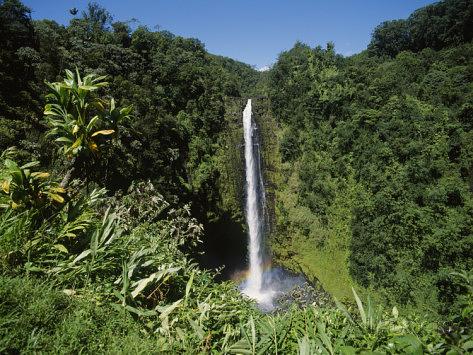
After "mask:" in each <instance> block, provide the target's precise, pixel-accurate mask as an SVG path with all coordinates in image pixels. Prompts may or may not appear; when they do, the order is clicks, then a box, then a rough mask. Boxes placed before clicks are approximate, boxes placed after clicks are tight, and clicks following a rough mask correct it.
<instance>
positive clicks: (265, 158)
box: [203, 97, 279, 279]
mask: <svg viewBox="0 0 473 355" xmlns="http://www.w3.org/2000/svg"><path fill="white" fill-rule="evenodd" d="M247 100H248V98H228V99H227V102H226V108H225V115H224V118H225V127H226V128H225V129H224V131H223V133H222V134H221V135H220V136H219V137H216V143H217V144H218V146H219V148H218V152H217V155H216V157H215V159H216V160H217V165H218V167H219V178H218V184H217V186H218V192H219V197H220V199H219V206H218V209H219V210H220V211H221V215H220V216H218V218H216V219H215V221H213V222H211V223H210V224H209V225H207V226H206V235H207V238H206V240H205V241H204V243H205V245H204V250H205V252H206V254H207V255H206V256H205V257H204V258H203V259H204V260H203V265H204V266H206V267H211V268H215V267H219V266H222V265H226V267H225V269H224V270H223V271H222V278H224V279H226V278H230V277H231V276H232V274H233V273H235V272H238V271H242V270H244V269H245V268H246V266H247V265H246V263H247V260H246V253H247V250H246V238H247V236H246V224H245V213H244V211H245V200H244V196H245V190H244V189H245V170H244V169H245V157H244V139H243V122H242V115H243V110H244V108H245V105H246V103H247ZM252 103H253V104H252V106H253V110H252V112H253V119H254V121H255V122H256V125H257V127H258V136H259V137H258V138H259V144H260V152H261V155H262V157H261V158H262V159H261V163H262V170H263V179H264V182H265V192H266V210H267V216H265V220H266V224H267V226H266V227H267V228H266V230H267V231H268V234H269V235H268V236H267V240H268V239H269V237H270V235H271V234H272V233H273V232H274V231H275V226H276V220H275V188H276V186H277V184H276V181H277V174H278V169H277V167H278V161H279V155H278V154H279V146H278V139H277V135H276V132H277V126H276V121H275V120H274V118H273V116H272V115H271V112H270V108H269V100H268V99H267V98H264V97H257V98H252ZM268 256H269V253H268Z"/></svg>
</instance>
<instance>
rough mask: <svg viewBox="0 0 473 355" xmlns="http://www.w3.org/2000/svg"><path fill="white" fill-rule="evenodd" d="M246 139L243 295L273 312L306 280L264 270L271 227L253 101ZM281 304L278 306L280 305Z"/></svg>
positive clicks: (246, 112) (247, 117) (248, 110)
mask: <svg viewBox="0 0 473 355" xmlns="http://www.w3.org/2000/svg"><path fill="white" fill-rule="evenodd" d="M243 132H244V139H245V177H246V178H245V180H246V184H245V189H246V207H245V213H246V223H247V225H248V254H249V272H248V277H247V279H246V280H245V281H244V282H243V283H242V284H241V285H240V289H241V291H242V292H243V293H244V294H246V295H247V296H248V297H250V298H253V299H254V300H256V301H257V302H258V304H259V306H260V308H261V309H262V310H264V311H271V310H272V309H273V308H274V307H275V306H274V304H273V302H274V300H273V299H277V298H278V297H280V296H281V295H284V294H286V293H288V292H289V291H290V290H292V289H293V288H294V287H296V286H297V285H301V284H302V283H304V282H305V279H304V278H303V277H302V276H297V275H293V274H290V273H288V272H287V271H285V270H284V269H282V268H271V269H269V270H266V271H264V270H263V262H264V256H265V254H264V238H265V235H266V231H265V227H266V225H267V223H266V221H267V214H266V197H265V191H264V182H263V174H262V170H261V163H260V162H261V158H260V146H259V141H258V134H257V130H256V124H255V123H254V122H253V118H252V112H251V99H249V100H248V103H247V104H246V107H245V110H244V111H243ZM276 303H277V302H276Z"/></svg>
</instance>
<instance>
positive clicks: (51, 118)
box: [44, 70, 132, 158]
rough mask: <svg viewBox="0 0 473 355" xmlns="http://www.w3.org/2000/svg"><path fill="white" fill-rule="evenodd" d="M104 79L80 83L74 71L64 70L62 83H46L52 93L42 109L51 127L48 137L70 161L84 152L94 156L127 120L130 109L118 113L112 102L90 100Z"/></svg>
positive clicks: (98, 78) (78, 75) (102, 85)
mask: <svg viewBox="0 0 473 355" xmlns="http://www.w3.org/2000/svg"><path fill="white" fill-rule="evenodd" d="M104 79H105V77H103V76H97V75H94V74H89V75H87V76H85V77H84V78H83V79H82V78H81V76H80V74H79V72H78V71H77V70H76V73H73V72H71V71H70V70H66V78H65V79H64V81H63V82H56V83H48V86H49V88H50V90H51V93H50V94H49V95H47V96H46V98H47V99H48V102H49V103H48V104H47V105H46V106H45V108H44V115H45V116H46V121H47V123H48V126H49V127H50V130H49V131H48V133H47V135H48V136H52V137H54V138H55V142H57V143H59V144H60V145H62V151H63V152H64V154H65V155H66V156H68V157H69V158H72V157H76V156H79V154H81V153H83V151H86V152H88V153H89V154H90V153H93V154H95V153H97V152H98V150H99V146H98V144H100V139H101V138H102V137H107V136H109V135H112V134H114V133H116V130H117V129H118V125H119V124H120V123H121V122H122V121H124V120H126V119H128V118H129V117H130V113H131V110H132V107H131V106H128V107H124V108H122V109H119V108H117V107H115V100H114V99H113V98H112V99H111V101H110V102H109V103H108V102H105V101H104V100H101V99H98V98H93V97H92V96H91V95H92V93H93V92H94V91H96V90H98V89H99V88H101V87H104V86H106V85H107V84H108V83H107V82H105V81H104Z"/></svg>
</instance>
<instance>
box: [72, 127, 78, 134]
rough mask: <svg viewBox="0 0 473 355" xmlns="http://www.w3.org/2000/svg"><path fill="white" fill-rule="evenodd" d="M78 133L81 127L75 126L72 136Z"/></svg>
mask: <svg viewBox="0 0 473 355" xmlns="http://www.w3.org/2000/svg"><path fill="white" fill-rule="evenodd" d="M77 132H79V126H78V125H75V126H74V128H73V129H72V134H76V133H77Z"/></svg>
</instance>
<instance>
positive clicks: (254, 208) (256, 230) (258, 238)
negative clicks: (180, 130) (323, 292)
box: [243, 99, 269, 302]
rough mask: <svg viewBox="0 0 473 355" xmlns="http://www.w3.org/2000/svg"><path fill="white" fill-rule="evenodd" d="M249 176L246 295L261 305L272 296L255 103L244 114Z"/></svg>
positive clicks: (247, 192)
mask: <svg viewBox="0 0 473 355" xmlns="http://www.w3.org/2000/svg"><path fill="white" fill-rule="evenodd" d="M243 131H244V139H245V168H246V169H245V173H246V211H245V212H246V222H247V225H248V253H249V262H250V265H249V275H248V279H247V282H246V285H245V288H244V290H243V292H244V293H245V294H247V295H248V296H250V297H251V298H254V299H256V300H258V301H260V302H264V301H265V299H266V298H267V297H268V296H269V295H268V294H267V292H263V250H262V248H263V243H262V239H263V237H264V208H265V196H264V185H263V177H262V174H261V167H260V154H259V153H260V152H259V145H258V139H257V138H258V137H257V135H256V132H255V131H256V125H255V124H254V122H253V120H252V113H251V99H249V100H248V103H247V104H246V107H245V110H244V111H243Z"/></svg>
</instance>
